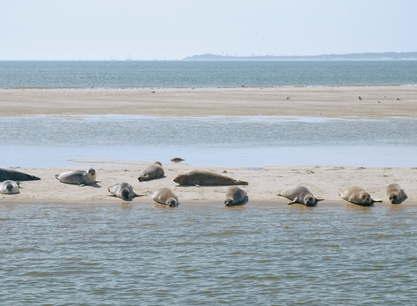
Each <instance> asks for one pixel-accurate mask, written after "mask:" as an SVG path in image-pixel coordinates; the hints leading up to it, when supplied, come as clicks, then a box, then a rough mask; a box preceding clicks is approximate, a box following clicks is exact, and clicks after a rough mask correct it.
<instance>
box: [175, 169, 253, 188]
mask: <svg viewBox="0 0 417 306" xmlns="http://www.w3.org/2000/svg"><path fill="white" fill-rule="evenodd" d="M174 182H175V183H177V184H180V185H190V186H196V185H198V186H227V185H248V182H245V181H239V180H235V179H232V178H231V177H227V176H224V175H221V174H217V173H213V172H208V171H200V170H194V171H191V172H189V173H186V174H180V175H178V176H177V177H176V178H175V179H174Z"/></svg>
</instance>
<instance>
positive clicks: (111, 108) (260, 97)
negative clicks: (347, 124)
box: [0, 86, 417, 119]
mask: <svg viewBox="0 0 417 306" xmlns="http://www.w3.org/2000/svg"><path fill="white" fill-rule="evenodd" d="M358 96H361V98H362V100H359V99H358ZM416 105H417V86H340V87H265V88H258V87H256V88H255V87H254V88H252V87H251V88H247V87H242V88H195V89H192V88H169V89H164V88H145V89H136V88H133V89H64V88H63V89H0V109H1V116H27V115H107V114H128V115H142V116H171V117H187V116H188V117H190V116H191V117H198V116H257V115H262V116H307V117H328V118H349V117H356V118H363V119H380V118H417V107H416Z"/></svg>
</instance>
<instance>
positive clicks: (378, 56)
mask: <svg viewBox="0 0 417 306" xmlns="http://www.w3.org/2000/svg"><path fill="white" fill-rule="evenodd" d="M183 60H184V61H280V60H281V61H286V60H417V52H399V53H397V52H383V53H351V54H323V55H301V56H285V55H279V56H275V55H254V56H229V55H215V54H201V55H193V56H189V57H186V58H184V59H183Z"/></svg>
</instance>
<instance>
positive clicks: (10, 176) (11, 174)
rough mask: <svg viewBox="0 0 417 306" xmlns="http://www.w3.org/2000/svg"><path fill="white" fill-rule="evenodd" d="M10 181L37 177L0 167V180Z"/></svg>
mask: <svg viewBox="0 0 417 306" xmlns="http://www.w3.org/2000/svg"><path fill="white" fill-rule="evenodd" d="M7 180H12V181H38V180H40V178H39V177H37V176H34V175H30V174H27V173H23V172H20V171H17V170H12V169H4V168H0V182H3V181H7Z"/></svg>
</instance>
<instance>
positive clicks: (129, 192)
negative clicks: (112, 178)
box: [107, 182, 142, 201]
mask: <svg viewBox="0 0 417 306" xmlns="http://www.w3.org/2000/svg"><path fill="white" fill-rule="evenodd" d="M107 190H108V191H109V192H110V193H111V194H112V195H113V196H115V197H118V198H121V199H122V200H125V201H127V200H129V199H132V198H134V197H141V196H142V195H139V194H136V193H135V192H134V191H133V187H132V185H130V184H129V183H126V182H121V183H117V184H114V185H113V186H109V187H107Z"/></svg>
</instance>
